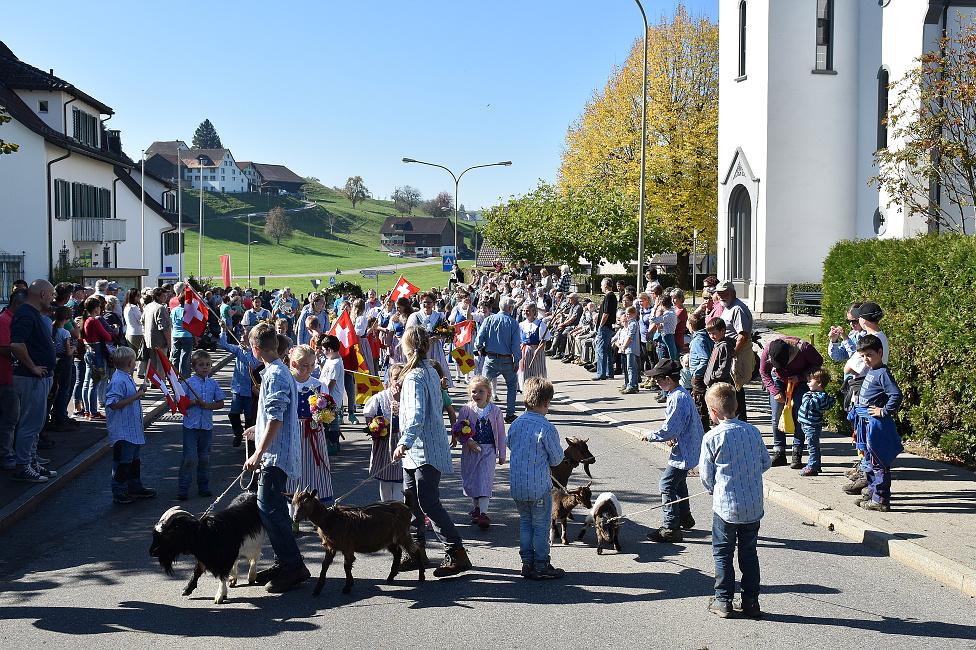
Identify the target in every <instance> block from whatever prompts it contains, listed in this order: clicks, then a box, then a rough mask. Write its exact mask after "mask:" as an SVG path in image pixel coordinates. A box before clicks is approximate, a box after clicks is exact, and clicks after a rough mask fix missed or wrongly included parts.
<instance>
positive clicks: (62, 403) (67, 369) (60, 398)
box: [51, 356, 74, 424]
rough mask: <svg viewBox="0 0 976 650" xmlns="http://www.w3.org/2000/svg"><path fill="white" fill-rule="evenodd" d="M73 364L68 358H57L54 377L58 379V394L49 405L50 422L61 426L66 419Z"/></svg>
mask: <svg viewBox="0 0 976 650" xmlns="http://www.w3.org/2000/svg"><path fill="white" fill-rule="evenodd" d="M73 369H74V364H73V363H72V359H71V357H69V356H60V357H58V362H57V365H56V366H55V367H54V375H55V376H56V377H57V378H58V392H57V393H55V395H54V399H53V400H52V404H51V422H53V423H54V424H63V423H64V422H65V421H67V419H68V403H69V402H70V401H71V389H72V388H73V386H72V384H71V374H72V371H73Z"/></svg>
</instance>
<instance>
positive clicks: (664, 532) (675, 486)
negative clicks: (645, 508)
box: [641, 359, 705, 543]
mask: <svg viewBox="0 0 976 650" xmlns="http://www.w3.org/2000/svg"><path fill="white" fill-rule="evenodd" d="M650 376H651V377H653V378H656V379H657V384H658V386H660V387H661V388H662V389H663V390H665V391H667V393H668V404H667V407H666V408H665V410H664V424H663V425H662V426H661V428H660V429H658V430H657V431H653V432H649V433H645V434H644V435H643V436H641V440H644V441H646V442H655V441H656V442H666V443H667V444H668V446H669V447H671V457H670V458H669V459H668V467H667V469H665V470H664V474H663V475H662V476H661V483H660V488H661V501H662V502H663V504H664V526H662V527H661V528H660V529H658V530H652V531H651V532H650V533H648V534H647V539H649V540H651V541H652V542H670V543H674V542H680V541H682V539H683V536H682V534H681V529H682V528H684V529H686V530H687V529H690V528H694V527H695V518H694V517H692V516H691V504H690V503H688V501H682V502H681V503H680V504H678V505H677V506H673V505H670V504H671V503H672V502H673V501H677V500H678V499H685V498H687V497H688V470H690V469H693V468H695V467H698V458H699V456H700V455H701V447H702V438H703V437H704V435H705V431H704V430H703V429H702V425H701V418H700V417H699V416H698V413H697V409H696V408H695V401H694V400H693V399H692V398H691V395H689V394H688V391H687V390H685V389H684V387H682V386H681V385H680V378H681V366H680V364H678V362H677V361H674V360H672V359H662V360H660V361H658V362H657V364H655V366H654V368H652V369H651V373H650Z"/></svg>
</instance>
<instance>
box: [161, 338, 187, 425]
mask: <svg viewBox="0 0 976 650" xmlns="http://www.w3.org/2000/svg"><path fill="white" fill-rule="evenodd" d="M156 354H158V355H159V362H160V363H161V364H162V366H163V372H165V373H166V377H167V378H168V379H169V385H170V387H171V388H172V389H173V395H175V396H176V397H175V399H171V404H172V402H173V401H175V402H176V408H177V410H178V411H179V412H180V413H182V414H183V415H186V409H187V407H189V406H190V398H189V397H187V396H186V391H185V390H183V385H182V384H180V376H179V375H178V374H177V372H176V368H174V367H173V366H172V364H170V362H169V359H167V358H166V355H165V354H163V351H162V350H160V349H159V348H156Z"/></svg>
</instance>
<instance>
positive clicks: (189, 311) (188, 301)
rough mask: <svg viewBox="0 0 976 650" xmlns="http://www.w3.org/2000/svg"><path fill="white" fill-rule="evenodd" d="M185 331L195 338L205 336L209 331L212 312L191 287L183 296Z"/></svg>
mask: <svg viewBox="0 0 976 650" xmlns="http://www.w3.org/2000/svg"><path fill="white" fill-rule="evenodd" d="M183 309H184V311H183V329H185V330H186V331H187V332H189V333H190V334H192V335H193V336H197V337H199V336H203V333H204V332H205V331H206V330H207V319H208V318H210V311H209V310H208V309H207V305H205V304H204V302H203V301H202V300H200V296H198V295H197V294H196V293H194V292H193V289H191V288H190V287H187V288H186V293H185V294H184V295H183Z"/></svg>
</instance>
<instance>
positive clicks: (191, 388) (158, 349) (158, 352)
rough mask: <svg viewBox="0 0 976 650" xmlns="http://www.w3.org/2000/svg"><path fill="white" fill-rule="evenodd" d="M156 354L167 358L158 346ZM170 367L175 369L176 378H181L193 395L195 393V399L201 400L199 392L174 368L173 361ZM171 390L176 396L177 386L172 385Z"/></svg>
mask: <svg viewBox="0 0 976 650" xmlns="http://www.w3.org/2000/svg"><path fill="white" fill-rule="evenodd" d="M156 354H159V355H160V356H165V353H164V352H163V350H162V348H160V347H159V346H158V345H157V346H156ZM170 367H171V368H172V369H173V372H175V373H176V376H177V377H178V378H179V380H180V381H182V382H184V383H186V387H187V388H189V389H190V392H191V393H193V397H195V398H196V399H200V396H199V395H197V392H196V391H195V390H193V386H191V385H190V382H188V381H186V380H185V379H183V375H181V374H180V369H179V368H177V367H176V366H174V365H173V362H172V361H170ZM172 383H173V382H172V380H170V384H172ZM170 388H172V389H173V393H174V394H175V393H176V386H173V385H170Z"/></svg>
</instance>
